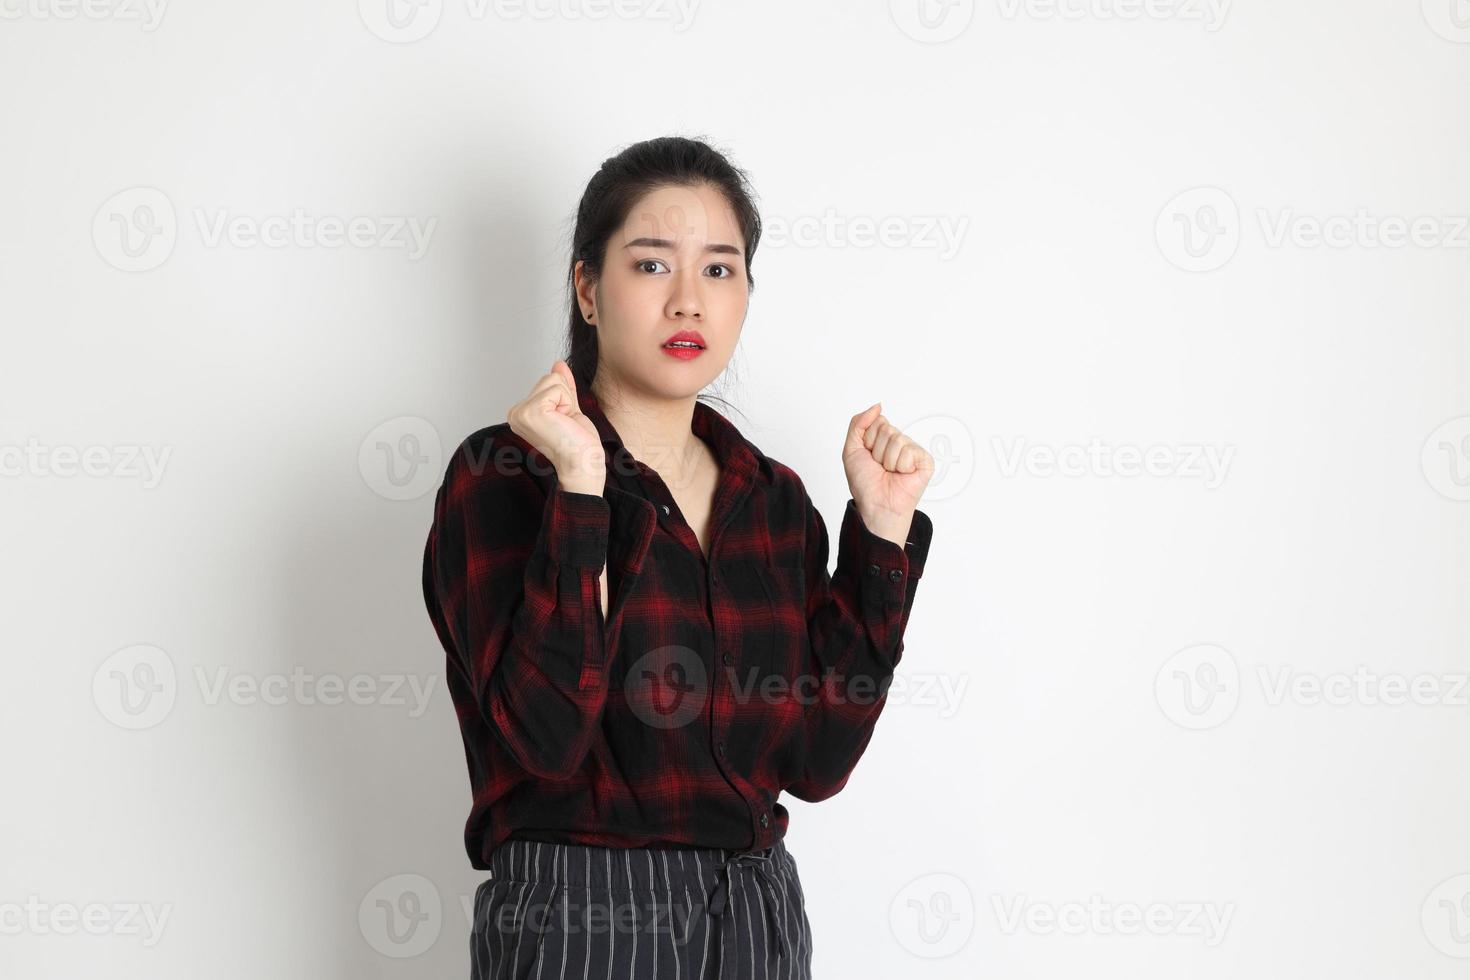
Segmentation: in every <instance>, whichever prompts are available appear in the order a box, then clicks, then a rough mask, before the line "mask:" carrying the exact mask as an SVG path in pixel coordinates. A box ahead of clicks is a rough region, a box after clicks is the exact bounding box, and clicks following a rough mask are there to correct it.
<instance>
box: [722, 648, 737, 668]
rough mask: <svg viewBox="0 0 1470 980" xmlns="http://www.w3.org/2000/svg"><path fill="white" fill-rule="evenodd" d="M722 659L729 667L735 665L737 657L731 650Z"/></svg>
mask: <svg viewBox="0 0 1470 980" xmlns="http://www.w3.org/2000/svg"><path fill="white" fill-rule="evenodd" d="M722 659H723V660H724V661H725V665H726V666H729V665H730V664H733V663H734V662H735V655H734V654H733V653H731V652H730V651H729V650H726V651H725V656H724V657H723V658H722Z"/></svg>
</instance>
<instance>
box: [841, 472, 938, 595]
mask: <svg viewBox="0 0 1470 980" xmlns="http://www.w3.org/2000/svg"><path fill="white" fill-rule="evenodd" d="M840 534H841V536H840V538H839V541H838V545H839V546H838V553H839V555H841V556H842V557H843V558H844V559H846V561H847V562H850V563H851V567H849V568H847V569H845V571H847V572H848V573H849V574H851V575H853V576H855V577H856V579H857V580H858V581H860V582H862V583H863V588H864V591H868V590H876V591H877V592H878V593H879V594H880V595H882V596H883V598H884V599H886V600H887V601H889V602H893V603H902V601H903V598H904V594H905V592H906V591H907V589H908V582H909V580H910V579H918V578H920V577H921V576H922V575H923V574H924V559H925V558H927V557H928V555H929V540H930V538H931V537H932V536H933V534H934V524H933V522H932V521H930V519H929V515H928V514H925V513H924V512H923V511H922V510H915V511H914V516H913V519H912V521H911V522H910V524H909V533H908V540H907V542H906V543H905V544H904V545H903V546H902V547H900V546H899V545H898V544H896V543H895V542H893V541H889V540H888V539H887V538H882V537H879V536H878V535H876V534H874V533H873V532H872V531H871V530H869V529H868V526H867V525H866V524H864V523H863V519H862V515H860V514H859V513H858V509H857V502H856V501H854V500H853V499H852V498H851V497H849V498H848V500H847V508H846V509H845V510H844V511H843V514H842V530H841V532H840Z"/></svg>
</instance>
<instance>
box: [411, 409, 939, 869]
mask: <svg viewBox="0 0 1470 980" xmlns="http://www.w3.org/2000/svg"><path fill="white" fill-rule="evenodd" d="M578 400H579V402H580V406H581V410H582V411H583V413H585V414H586V415H587V416H588V417H589V418H591V419H592V421H593V422H594V424H595V425H596V426H597V430H598V432H599V433H600V434H601V435H602V442H603V446H604V448H605V449H606V450H607V482H606V485H605V487H604V492H603V495H602V496H596V495H594V494H585V493H572V492H569V491H566V490H563V489H561V487H560V486H559V484H558V483H557V479H556V473H555V470H554V469H553V468H552V466H551V465H550V463H549V462H548V461H547V459H546V457H545V456H543V455H542V454H541V453H539V452H538V451H536V450H534V449H533V448H532V447H531V446H530V444H529V443H527V442H526V441H525V440H523V439H521V438H520V437H519V436H517V435H516V434H515V433H514V432H512V431H511V429H510V426H509V424H508V423H504V422H502V423H500V424H498V425H493V426H490V427H488V428H485V429H481V430H480V431H478V432H476V433H474V434H473V435H471V436H469V437H468V438H467V439H465V440H464V442H463V443H461V444H460V446H459V448H458V449H457V450H456V451H455V453H454V456H453V458H452V459H451V460H450V462H449V466H448V468H447V470H446V472H445V475H444V483H443V485H442V486H441V487H440V489H439V492H438V496H437V497H436V499H435V503H434V522H433V526H432V527H431V528H430V531H429V538H428V543H427V546H426V547H425V550H424V569H423V588H424V598H425V601H426V602H427V604H428V610H429V616H430V618H431V619H432V620H433V623H434V629H435V631H436V632H437V633H438V635H439V640H440V642H441V643H442V644H443V646H444V650H445V652H446V654H447V660H448V671H447V675H448V682H449V690H450V694H451V696H452V698H453V700H454V704H455V710H456V713H457V714H458V716H459V724H460V729H461V733H462V734H463V736H464V745H465V756H466V759H467V761H468V763H469V772H470V784H471V787H472V790H473V795H474V802H473V807H472V809H471V812H470V816H469V820H468V822H467V823H466V825H465V845H466V849H467V850H468V852H469V856H470V862H471V864H472V865H473V866H474V867H475V868H478V869H488V868H489V867H490V864H489V855H490V852H491V851H492V850H493V849H494V848H495V847H496V846H497V845H498V844H499V843H501V841H503V840H505V839H506V838H508V837H511V836H514V837H517V838H521V839H526V840H542V841H555V842H560V843H575V844H593V845H599V846H603V847H648V846H662V847H722V848H728V849H741V848H764V847H767V846H769V845H770V844H772V843H774V842H775V841H777V840H779V839H780V838H782V837H783V836H784V835H785V833H786V826H787V818H788V812H787V810H786V808H785V807H783V806H782V805H781V804H780V803H778V802H777V797H778V796H779V794H780V793H781V791H782V790H785V791H786V792H788V793H790V794H791V795H792V796H794V797H796V798H797V799H801V800H808V801H815V800H822V799H826V798H827V797H829V796H831V795H833V794H834V793H836V792H837V791H838V790H840V789H842V787H843V785H844V784H845V783H846V782H847V779H848V776H849V774H851V772H852V770H853V767H854V766H855V765H856V764H857V761H858V759H859V757H861V756H862V754H863V751H864V750H865V749H866V748H867V745H868V740H869V739H870V738H871V736H872V733H873V727H874V724H875V723H876V722H877V720H878V715H879V712H881V711H882V709H883V703H884V700H885V698H884V695H885V694H886V692H887V689H888V685H889V682H890V680H891V679H892V675H893V668H894V666H895V665H896V664H897V663H898V660H899V657H900V655H901V654H902V652H903V631H904V626H905V624H906V623H907V621H908V616H909V610H910V609H911V608H912V606H913V601H914V590H915V588H916V586H917V584H918V580H919V576H920V575H921V574H922V572H923V568H924V558H925V555H926V554H927V553H928V550H929V538H930V534H931V531H932V525H931V523H930V520H929V517H928V516H927V515H926V514H924V513H923V511H915V513H914V517H913V521H912V523H911V525H910V529H909V534H908V543H907V545H906V546H905V547H899V546H898V545H897V544H895V543H893V542H891V541H887V540H885V539H883V538H880V537H878V536H877V535H875V534H873V533H872V532H871V531H869V530H868V529H867V527H866V526H865V525H864V524H863V522H862V519H861V517H859V515H858V512H857V509H856V506H855V505H854V503H853V501H852V500H851V499H849V500H848V502H847V508H846V511H845V513H844V514H843V518H842V529H841V533H840V536H839V538H838V548H837V567H836V570H835V571H834V572H832V573H831V574H829V573H828V568H827V555H828V545H827V530H826V526H825V525H824V523H823V521H822V518H821V515H819V514H818V513H817V510H816V508H815V507H813V505H812V502H811V500H810V499H809V498H808V496H807V493H806V489H805V487H804V486H803V485H802V482H801V479H800V478H799V477H798V476H797V475H796V473H795V472H794V471H793V470H791V469H790V468H789V467H787V466H785V465H783V464H781V463H779V462H777V461H775V460H773V459H771V458H770V457H768V456H765V455H764V454H762V453H761V452H760V450H758V449H756V448H755V446H753V445H751V443H750V442H748V441H747V440H746V439H745V438H744V437H743V436H742V435H741V434H740V433H739V431H738V430H737V429H736V428H735V426H734V425H732V424H731V423H730V422H729V420H727V419H726V418H725V417H724V416H723V415H721V414H720V413H719V412H717V411H716V410H715V409H713V408H711V407H710V406H708V405H706V404H705V403H703V402H696V403H695V407H694V418H693V425H692V428H693V431H694V433H695V435H697V436H699V437H700V438H702V439H704V440H705V442H706V443H708V444H709V445H710V447H711V450H712V451H713V452H714V454H715V456H716V458H717V459H718V460H719V462H720V466H721V473H720V478H719V483H718V487H717V489H716V492H715V499H714V503H713V510H712V512H711V515H710V532H709V533H710V557H709V559H708V560H706V558H705V556H704V552H703V551H702V550H701V548H700V546H699V541H698V539H697V538H696V537H695V535H694V532H693V530H691V529H690V527H689V525H688V524H687V523H685V521H684V518H683V516H682V515H681V514H680V512H679V507H678V504H677V503H676V502H675V500H674V498H673V496H672V495H671V494H670V493H669V490H668V488H667V486H666V485H665V484H664V482H663V480H662V479H661V478H660V477H659V475H658V474H657V473H656V472H655V471H654V470H652V469H651V468H649V467H647V466H645V465H644V464H643V463H641V462H638V461H637V460H635V459H634V458H633V456H632V454H631V453H630V452H629V451H628V450H627V448H626V447H625V446H624V445H623V443H622V440H621V439H619V438H618V435H617V432H616V431H615V430H614V429H613V427H612V425H611V424H610V423H609V422H608V420H607V416H605V415H604V414H603V413H602V410H601V409H600V408H599V406H598V403H597V399H596V398H595V397H594V396H593V395H592V393H591V392H590V391H587V390H585V389H584V390H580V391H579V392H578ZM604 561H606V563H607V568H608V612H607V616H606V620H605V621H604V616H603V612H602V606H601V602H600V586H599V582H598V577H599V575H600V573H601V570H602V567H603V563H604Z"/></svg>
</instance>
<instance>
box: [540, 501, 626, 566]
mask: <svg viewBox="0 0 1470 980" xmlns="http://www.w3.org/2000/svg"><path fill="white" fill-rule="evenodd" d="M611 523H612V508H611V506H610V505H609V504H608V502H607V498H606V497H604V496H602V495H601V494H596V493H573V492H572V491H570V490H565V489H563V488H562V486H561V484H559V483H558V484H554V485H553V486H552V490H551V494H550V496H548V497H547V498H546V509H545V511H544V512H543V514H542V517H541V531H540V534H539V540H538V541H537V542H536V546H537V548H539V549H541V550H543V551H544V552H545V553H546V554H547V555H549V556H550V557H551V559H552V560H553V561H555V562H556V563H557V564H558V565H575V566H585V567H587V568H601V567H602V565H603V563H604V562H606V561H607V539H608V528H609V526H610V525H611Z"/></svg>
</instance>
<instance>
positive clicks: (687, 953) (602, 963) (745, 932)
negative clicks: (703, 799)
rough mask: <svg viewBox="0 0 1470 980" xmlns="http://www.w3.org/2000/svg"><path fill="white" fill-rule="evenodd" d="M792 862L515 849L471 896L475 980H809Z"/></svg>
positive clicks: (671, 852) (745, 856) (758, 856)
mask: <svg viewBox="0 0 1470 980" xmlns="http://www.w3.org/2000/svg"><path fill="white" fill-rule="evenodd" d="M811 960H812V943H811V924H810V923H809V922H808V920H807V917H806V898H805V896H804V895H803V894H802V890H801V880H800V878H799V877H798V876H797V871H796V861H795V859H794V858H792V857H791V855H790V854H789V853H788V852H787V850H786V846H785V844H784V843H783V842H781V841H777V842H776V843H775V844H774V845H772V846H771V847H768V848H764V849H762V850H754V851H732V850H726V849H723V848H700V849H684V848H661V847H647V848H608V847H594V846H588V845H578V844H553V843H547V842H538V841H524V840H516V839H511V840H507V841H504V842H503V843H501V844H500V846H499V847H497V848H496V849H495V850H494V851H493V852H492V853H491V855H490V877H489V878H486V879H485V880H484V881H483V882H481V883H480V886H479V887H478V888H477V889H476V890H475V899H474V925H473V928H472V929H471V931H470V969H471V973H470V975H471V978H472V980H522V978H528V977H531V978H538V980H614V978H616V980H635V978H636V980H662V978H678V980H706V978H708V980H751V978H758V980H810V978H811Z"/></svg>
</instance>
